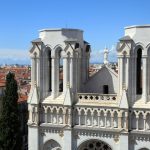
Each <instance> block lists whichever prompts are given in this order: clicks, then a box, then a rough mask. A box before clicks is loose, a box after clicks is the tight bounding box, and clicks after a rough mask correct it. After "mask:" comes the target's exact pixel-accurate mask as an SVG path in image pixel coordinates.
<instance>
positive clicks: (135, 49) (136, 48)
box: [134, 42, 147, 55]
mask: <svg viewBox="0 0 150 150" xmlns="http://www.w3.org/2000/svg"><path fill="white" fill-rule="evenodd" d="M144 48H145V46H144V44H143V43H141V42H138V43H135V48H134V54H135V55H136V54H137V50H138V49H141V50H142V55H143V54H144V55H146V53H147V52H145V51H144Z"/></svg>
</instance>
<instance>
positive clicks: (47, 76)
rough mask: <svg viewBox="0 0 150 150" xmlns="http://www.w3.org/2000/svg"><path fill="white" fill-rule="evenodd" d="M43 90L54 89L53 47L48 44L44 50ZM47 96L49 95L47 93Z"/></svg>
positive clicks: (49, 90)
mask: <svg viewBox="0 0 150 150" xmlns="http://www.w3.org/2000/svg"><path fill="white" fill-rule="evenodd" d="M41 65H42V68H43V80H44V83H43V90H44V92H47V93H48V92H51V91H52V49H51V47H49V46H46V47H45V49H44V51H43V61H42V64H41ZM45 96H47V95H45Z"/></svg>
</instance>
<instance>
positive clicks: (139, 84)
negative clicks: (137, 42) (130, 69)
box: [136, 49, 142, 94]
mask: <svg viewBox="0 0 150 150" xmlns="http://www.w3.org/2000/svg"><path fill="white" fill-rule="evenodd" d="M136 93H137V94H142V49H138V50H137V65H136Z"/></svg>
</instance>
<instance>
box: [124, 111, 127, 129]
mask: <svg viewBox="0 0 150 150" xmlns="http://www.w3.org/2000/svg"><path fill="white" fill-rule="evenodd" d="M124 128H125V129H126V130H128V112H125V127H124Z"/></svg>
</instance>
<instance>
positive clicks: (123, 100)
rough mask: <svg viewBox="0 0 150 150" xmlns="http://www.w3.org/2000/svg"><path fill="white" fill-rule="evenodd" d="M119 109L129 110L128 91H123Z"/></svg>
mask: <svg viewBox="0 0 150 150" xmlns="http://www.w3.org/2000/svg"><path fill="white" fill-rule="evenodd" d="M119 107H120V108H125V109H128V108H129V104H128V99H127V94H126V90H125V89H123V92H122V96H121V101H120V105H119Z"/></svg>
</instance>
